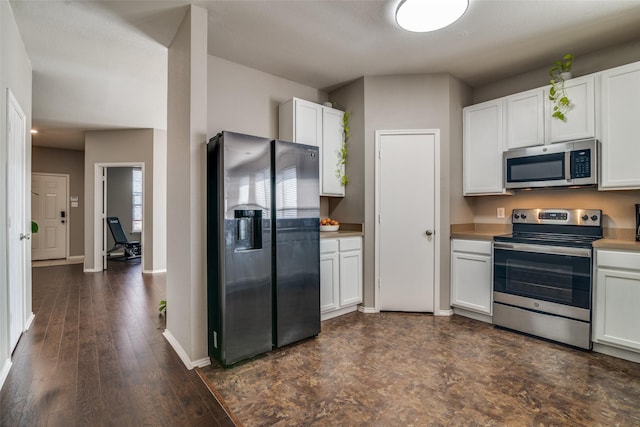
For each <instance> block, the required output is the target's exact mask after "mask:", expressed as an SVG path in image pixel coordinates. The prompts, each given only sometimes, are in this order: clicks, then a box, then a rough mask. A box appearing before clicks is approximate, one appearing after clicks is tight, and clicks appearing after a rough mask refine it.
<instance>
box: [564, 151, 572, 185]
mask: <svg viewBox="0 0 640 427" xmlns="http://www.w3.org/2000/svg"><path fill="white" fill-rule="evenodd" d="M571 153H572V152H571V151H566V152H565V153H564V177H565V179H566V180H567V181H571V180H572V179H573V176H572V174H571V172H572V171H571V169H572V168H571Z"/></svg>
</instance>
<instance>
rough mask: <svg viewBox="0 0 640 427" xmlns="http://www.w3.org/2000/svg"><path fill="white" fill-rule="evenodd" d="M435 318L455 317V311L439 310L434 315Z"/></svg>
mask: <svg viewBox="0 0 640 427" xmlns="http://www.w3.org/2000/svg"><path fill="white" fill-rule="evenodd" d="M433 315H434V316H453V310H452V309H448V310H438V312H437V313H433Z"/></svg>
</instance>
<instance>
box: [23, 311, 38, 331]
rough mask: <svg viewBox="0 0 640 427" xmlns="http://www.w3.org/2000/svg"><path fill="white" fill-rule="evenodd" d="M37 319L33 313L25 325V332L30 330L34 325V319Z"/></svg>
mask: <svg viewBox="0 0 640 427" xmlns="http://www.w3.org/2000/svg"><path fill="white" fill-rule="evenodd" d="M35 318H36V315H35V314H33V313H31V314H30V315H29V318H28V319H27V323H26V324H25V325H24V330H25V331H28V330H29V328H30V327H31V324H32V323H33V321H34V319H35Z"/></svg>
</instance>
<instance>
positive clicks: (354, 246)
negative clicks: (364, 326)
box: [320, 237, 362, 320]
mask: <svg viewBox="0 0 640 427" xmlns="http://www.w3.org/2000/svg"><path fill="white" fill-rule="evenodd" d="M361 302H362V238H361V237H344V238H338V239H321V240H320V313H321V318H322V320H327V319H331V318H332V317H336V316H340V315H342V314H346V313H349V312H351V311H355V310H356V309H357V306H358V304H359V303H361Z"/></svg>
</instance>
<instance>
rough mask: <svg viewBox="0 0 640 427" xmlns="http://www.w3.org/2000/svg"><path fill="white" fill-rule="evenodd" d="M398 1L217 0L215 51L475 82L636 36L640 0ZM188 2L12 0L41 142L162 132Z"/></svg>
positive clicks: (64, 143) (277, 68) (335, 73)
mask: <svg viewBox="0 0 640 427" xmlns="http://www.w3.org/2000/svg"><path fill="white" fill-rule="evenodd" d="M398 2H399V0H288V1H278V0H256V1H249V0H218V1H208V2H193V3H195V4H197V5H200V6H202V7H206V8H207V9H208V10H209V38H208V43H209V46H208V49H209V53H210V54H211V55H215V56H219V57H221V58H224V59H227V60H230V61H233V62H236V63H239V64H243V65H246V66H249V67H253V68H256V69H259V70H262V71H265V72H268V73H271V74H275V75H277V76H280V77H284V78H287V79H289V80H293V81H297V82H300V83H303V84H306V85H308V86H312V87H314V88H318V89H325V90H328V89H331V88H335V87H338V86H340V85H341V84H343V83H345V82H348V81H351V80H353V79H356V78H358V77H361V76H363V75H385V74H412V73H437V72H450V73H451V74H452V75H454V76H455V77H457V78H459V79H461V80H463V81H464V82H466V83H467V84H469V85H470V86H472V87H475V86H479V85H482V84H485V83H487V82H490V81H494V80H499V79H503V78H505V77H508V76H512V75H516V74H519V73H522V72H525V71H528V70H532V69H537V68H540V67H544V66H546V65H550V64H551V63H553V61H555V60H557V59H559V57H561V56H562V55H563V54H565V53H567V52H571V53H574V54H576V55H577V57H578V60H579V56H580V54H584V53H587V52H592V51H595V50H598V49H601V48H605V47H608V46H612V45H615V44H618V43H622V42H625V41H629V40H634V39H639V38H640V0H622V1H619V0H470V6H469V9H468V10H467V12H466V14H465V15H464V16H463V17H462V18H461V19H460V20H458V21H457V22H456V23H454V24H453V25H452V26H450V27H448V28H446V29H443V30H440V31H436V32H432V33H422V34H418V33H410V32H407V31H404V30H401V29H399V28H398V27H397V26H396V25H395V22H394V19H393V11H394V9H395V7H396V6H397V4H398ZM186 4H188V2H186V1H157V0H140V1H113V0H111V1H95V0H94V1H88V0H85V1H74V0H64V1H58V0H47V1H31V0H13V1H11V6H12V8H13V11H14V14H15V16H16V20H17V22H18V26H19V28H20V31H21V34H22V37H23V40H24V42H25V46H26V48H27V52H28V53H29V56H30V58H31V61H32V66H33V72H34V78H33V125H34V127H35V128H38V129H39V131H40V133H39V134H38V135H35V136H34V138H33V143H34V145H42V146H55V147H61V148H72V149H83V145H84V137H83V132H84V131H85V130H95V129H126V128H147V127H155V128H161V129H164V128H166V121H167V118H166V107H167V100H166V94H167V89H166V82H167V49H166V47H167V46H168V45H169V43H170V42H171V40H172V38H173V36H174V34H175V32H176V31H177V28H178V26H179V24H180V22H181V20H182V18H183V17H184V14H185V12H186V6H185V5H186Z"/></svg>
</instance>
